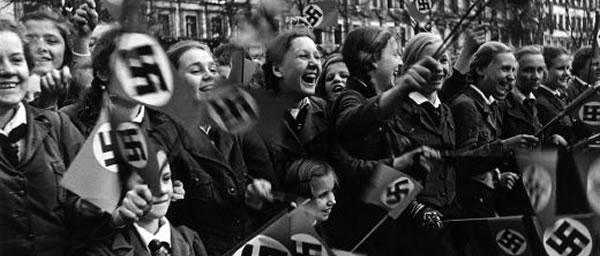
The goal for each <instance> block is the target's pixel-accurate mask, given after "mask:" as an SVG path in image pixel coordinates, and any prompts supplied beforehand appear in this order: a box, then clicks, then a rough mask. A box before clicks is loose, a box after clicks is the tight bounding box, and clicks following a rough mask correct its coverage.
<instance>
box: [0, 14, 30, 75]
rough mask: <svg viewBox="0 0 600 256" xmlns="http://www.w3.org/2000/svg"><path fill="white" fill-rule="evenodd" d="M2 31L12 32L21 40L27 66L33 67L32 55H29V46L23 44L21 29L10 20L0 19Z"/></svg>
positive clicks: (0, 30) (0, 29)
mask: <svg viewBox="0 0 600 256" xmlns="http://www.w3.org/2000/svg"><path fill="white" fill-rule="evenodd" d="M2 31H8V32H13V33H15V34H16V35H17V36H18V37H19V40H21V44H22V45H23V54H25V61H26V62H27V67H28V68H29V69H31V68H32V67H33V56H32V55H31V51H30V50H29V48H28V47H26V46H25V40H23V30H22V29H21V28H20V27H19V26H18V25H17V24H16V23H15V22H13V21H12V20H8V19H0V32H2Z"/></svg>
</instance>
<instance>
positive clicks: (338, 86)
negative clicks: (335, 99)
mask: <svg viewBox="0 0 600 256" xmlns="http://www.w3.org/2000/svg"><path fill="white" fill-rule="evenodd" d="M343 90H344V86H343V85H341V84H335V85H333V88H331V91H332V92H334V93H338V92H341V91H343Z"/></svg>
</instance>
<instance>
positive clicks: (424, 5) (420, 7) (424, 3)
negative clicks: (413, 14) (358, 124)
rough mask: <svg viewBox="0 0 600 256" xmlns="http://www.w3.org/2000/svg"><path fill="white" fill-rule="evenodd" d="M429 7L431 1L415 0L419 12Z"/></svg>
mask: <svg viewBox="0 0 600 256" xmlns="http://www.w3.org/2000/svg"><path fill="white" fill-rule="evenodd" d="M430 9H431V2H429V0H417V10H418V11H420V12H423V11H429V10H430Z"/></svg>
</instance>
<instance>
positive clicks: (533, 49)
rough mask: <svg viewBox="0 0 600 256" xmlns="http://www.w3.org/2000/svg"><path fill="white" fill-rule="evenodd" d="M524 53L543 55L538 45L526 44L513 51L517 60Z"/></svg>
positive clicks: (523, 55)
mask: <svg viewBox="0 0 600 256" xmlns="http://www.w3.org/2000/svg"><path fill="white" fill-rule="evenodd" d="M525 55H544V53H543V51H542V47H541V46H539V45H526V46H523V47H521V48H519V49H518V50H517V51H515V59H517V62H519V61H520V60H521V59H522V58H523V57H525Z"/></svg>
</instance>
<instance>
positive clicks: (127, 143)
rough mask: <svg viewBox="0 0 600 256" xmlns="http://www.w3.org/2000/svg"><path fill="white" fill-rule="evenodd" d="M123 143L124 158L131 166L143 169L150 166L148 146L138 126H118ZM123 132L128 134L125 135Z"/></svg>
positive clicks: (130, 124)
mask: <svg viewBox="0 0 600 256" xmlns="http://www.w3.org/2000/svg"><path fill="white" fill-rule="evenodd" d="M117 130H118V131H119V132H120V138H121V139H122V142H123V152H122V153H123V158H124V160H125V161H126V162H127V163H128V164H129V165H131V166H133V167H135V168H138V169H141V168H144V167H146V165H147V164H148V144H146V138H145V137H144V135H143V133H142V130H141V129H140V127H139V126H138V125H137V124H134V123H132V122H123V123H120V124H119V125H118V126H117ZM121 132H127V134H123V133H121Z"/></svg>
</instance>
